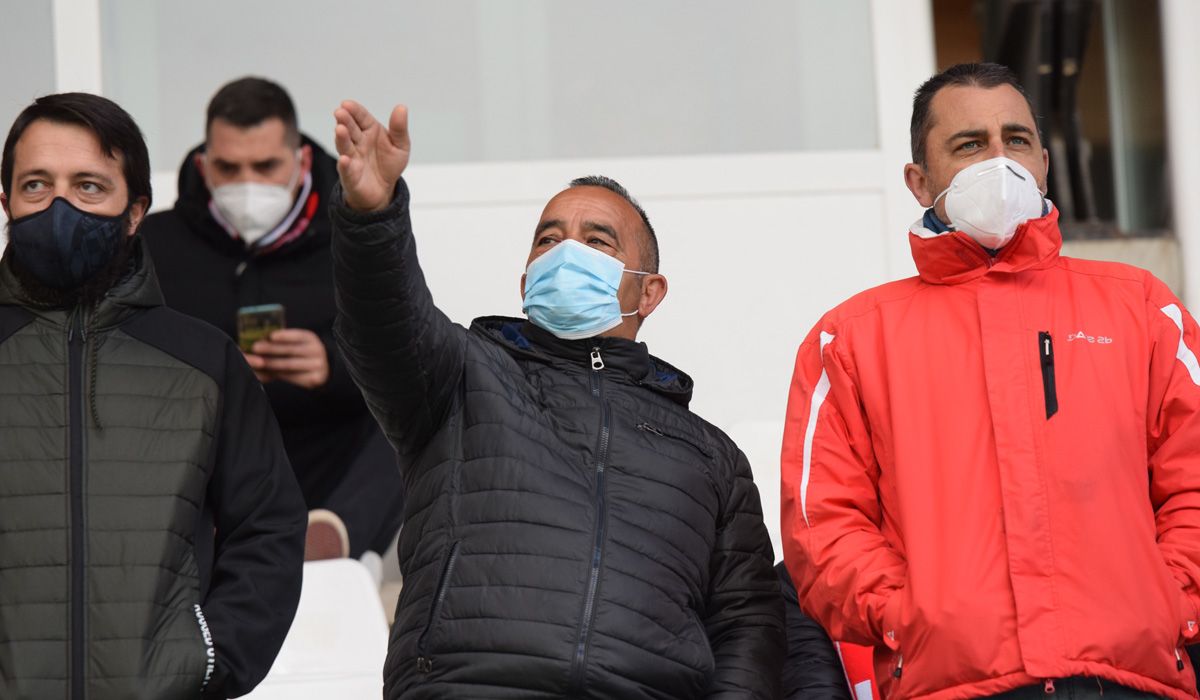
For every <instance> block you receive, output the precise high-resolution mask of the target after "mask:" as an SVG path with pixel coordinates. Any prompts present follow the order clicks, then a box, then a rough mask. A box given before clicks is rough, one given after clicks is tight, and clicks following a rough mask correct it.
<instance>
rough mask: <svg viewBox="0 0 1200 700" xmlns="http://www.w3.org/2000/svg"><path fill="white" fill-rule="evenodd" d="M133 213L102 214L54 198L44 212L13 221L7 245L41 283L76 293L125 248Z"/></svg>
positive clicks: (127, 210) (18, 260) (127, 211)
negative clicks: (124, 242)
mask: <svg viewBox="0 0 1200 700" xmlns="http://www.w3.org/2000/svg"><path fill="white" fill-rule="evenodd" d="M128 214H129V209H128V208H126V210H125V211H124V212H122V213H121V214H118V215H117V216H97V215H96V214H90V213H88V212H86V211H83V210H82V209H79V208H77V207H76V206H74V205H73V204H71V203H70V202H68V201H67V200H65V199H63V198H62V197H55V198H54V201H53V202H51V204H50V206H48V207H46V208H45V209H43V210H42V211H39V212H36V213H33V214H29V215H28V216H22V217H21V218H19V219H13V220H12V221H11V222H9V228H8V246H9V247H10V248H12V253H13V256H14V257H15V258H16V259H17V262H19V263H20V264H21V266H22V267H23V268H25V270H27V271H28V272H29V274H31V275H32V276H33V277H34V278H35V279H36V280H38V281H39V282H41V283H42V284H44V285H46V286H47V287H50V288H52V289H75V288H78V287H81V286H83V285H84V284H85V283H86V282H88V281H89V280H90V279H92V278H93V277H95V276H96V274H97V273H99V272H100V271H102V270H104V269H105V268H106V267H107V266H108V265H109V263H111V262H112V260H113V258H115V257H116V256H117V254H118V253H119V252H120V250H121V243H122V239H124V237H125V231H126V226H125V219H126V217H127V215H128Z"/></svg>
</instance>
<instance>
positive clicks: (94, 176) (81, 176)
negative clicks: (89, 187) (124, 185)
mask: <svg viewBox="0 0 1200 700" xmlns="http://www.w3.org/2000/svg"><path fill="white" fill-rule="evenodd" d="M71 177H72V178H73V179H75V180H99V181H101V182H103V183H104V184H106V185H111V184H112V182H113V181H112V178H111V177H109V176H107V175H105V174H104V173H93V172H88V171H84V172H82V173H75V174H74V175H72V176H71Z"/></svg>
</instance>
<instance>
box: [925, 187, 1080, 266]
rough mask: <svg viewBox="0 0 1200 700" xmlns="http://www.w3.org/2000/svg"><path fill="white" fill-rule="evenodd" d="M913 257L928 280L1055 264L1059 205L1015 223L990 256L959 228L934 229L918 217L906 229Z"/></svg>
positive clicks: (1059, 235)
mask: <svg viewBox="0 0 1200 700" xmlns="http://www.w3.org/2000/svg"><path fill="white" fill-rule="evenodd" d="M908 243H909V246H910V247H911V248H912V256H913V261H914V262H916V264H917V271H918V272H919V273H920V275H921V279H922V280H924V281H925V282H928V283H930V284H962V283H963V282H969V281H971V280H973V279H975V278H977V277H982V276H983V275H986V274H988V273H990V272H1020V271H1021V270H1032V269H1044V268H1047V267H1050V266H1051V265H1053V264H1054V262H1055V260H1057V259H1058V255H1059V251H1060V250H1061V249H1062V233H1061V232H1060V231H1059V228H1058V208H1057V207H1053V206H1051V207H1050V211H1049V213H1047V214H1046V215H1045V216H1042V217H1039V218H1037V219H1030V220H1029V221H1026V222H1025V223H1023V224H1021V225H1020V226H1018V227H1017V232H1016V235H1014V236H1013V239H1012V240H1011V241H1009V243H1008V245H1006V246H1004V247H1003V248H1001V249H1000V251H999V252H998V253H996V256H995V257H992V256H991V255H989V254H988V252H987V251H986V250H984V248H983V246H981V245H979V243H977V242H976V241H975V239H973V238H971V237H970V236H969V235H967V234H965V233H963V232H962V231H947V232H946V233H936V232H934V231H930V230H929V229H928V228H926V227H925V225H924V223H923V221H921V220H918V221H917V222H916V223H914V224H913V225H912V227H911V228H910V229H909V232H908Z"/></svg>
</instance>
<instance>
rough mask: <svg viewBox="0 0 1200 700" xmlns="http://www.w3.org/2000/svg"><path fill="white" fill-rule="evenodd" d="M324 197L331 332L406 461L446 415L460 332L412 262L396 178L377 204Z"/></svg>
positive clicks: (457, 378)
mask: <svg viewBox="0 0 1200 700" xmlns="http://www.w3.org/2000/svg"><path fill="white" fill-rule="evenodd" d="M330 199H331V207H330V217H331V218H332V220H333V270H334V273H333V276H334V289H335V294H336V302H337V309H338V315H337V321H336V322H335V324H334V335H335V337H336V338H337V344H338V347H339V348H341V351H342V358H343V359H344V360H345V361H346V368H347V369H348V370H349V371H350V376H351V377H353V379H354V382H355V383H356V384H357V385H358V387H359V388H360V389H362V393H363V398H364V399H366V402H367V406H368V407H369V408H370V409H371V413H372V414H373V415H374V416H375V419H376V420H377V421H379V425H380V427H382V428H383V431H384V434H385V435H387V438H388V440H389V441H390V442H391V443H392V446H393V447H394V448H395V449H396V451H397V452H398V453H399V455H400V457H401V460H400V462H401V464H411V463H412V462H413V460H412V459H411V457H412V456H414V455H415V454H417V453H419V452H420V451H421V449H422V448H423V447H424V446H425V444H426V443H428V441H429V440H430V439H431V438H432V437H433V435H434V433H436V432H437V430H438V428H439V427H440V426H441V425H442V423H443V422H444V421H445V420H446V417H447V416H448V415H449V413H450V409H451V406H452V405H453V403H454V400H455V397H456V396H457V394H458V388H459V383H460V382H461V380H462V369H463V362H464V356H465V352H466V335H467V333H466V330H465V329H464V328H462V327H461V326H458V325H455V324H454V323H452V322H451V321H450V319H448V318H447V317H446V315H445V314H443V313H442V312H441V311H440V310H438V308H437V307H436V306H434V304H433V297H432V296H431V295H430V293H429V288H428V287H427V286H426V284H425V277H424V275H423V274H422V273H421V267H420V265H419V264H418V262H417V249H416V243H415V242H414V241H413V235H412V224H411V223H410V221H409V210H408V201H409V198H408V187H407V185H406V184H405V183H404V181H403V180H401V181H400V183H399V184H398V185H397V188H396V194H395V197H394V198H393V200H392V203H391V205H390V206H389V207H388V208H387V209H384V210H383V211H379V212H372V213H366V214H364V213H359V212H355V211H354V210H352V209H350V208H349V207H347V206H346V204H345V200H344V199H343V196H342V190H341V186H340V185H338V186H336V187H335V188H334V190H333V193H332V195H331V198H330Z"/></svg>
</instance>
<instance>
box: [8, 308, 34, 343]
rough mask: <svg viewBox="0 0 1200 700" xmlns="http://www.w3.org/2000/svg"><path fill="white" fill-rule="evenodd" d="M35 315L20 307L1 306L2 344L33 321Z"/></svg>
mask: <svg viewBox="0 0 1200 700" xmlns="http://www.w3.org/2000/svg"><path fill="white" fill-rule="evenodd" d="M33 318H34V316H33V314H32V313H30V312H29V311H28V310H27V309H25V308H22V307H20V306H0V343H3V342H4V341H6V340H8V339H9V338H11V337H12V335H13V334H14V333H16V332H17V331H19V330H21V329H22V328H24V327H25V326H27V325H29V323H30V322H32V321H33Z"/></svg>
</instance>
